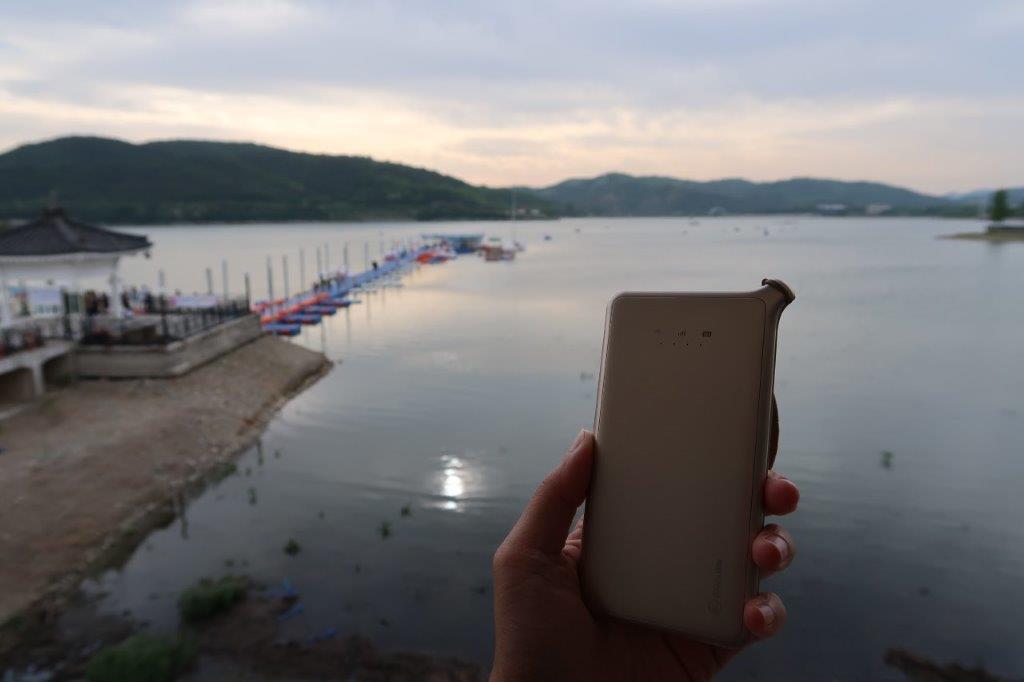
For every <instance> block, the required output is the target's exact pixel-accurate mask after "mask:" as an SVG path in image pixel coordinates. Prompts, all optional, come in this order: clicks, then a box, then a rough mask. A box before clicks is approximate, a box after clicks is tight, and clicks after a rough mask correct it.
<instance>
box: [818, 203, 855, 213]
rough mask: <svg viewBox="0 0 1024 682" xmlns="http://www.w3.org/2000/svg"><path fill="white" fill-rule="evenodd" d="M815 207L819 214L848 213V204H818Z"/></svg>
mask: <svg viewBox="0 0 1024 682" xmlns="http://www.w3.org/2000/svg"><path fill="white" fill-rule="evenodd" d="M815 209H816V210H817V211H818V214H819V215H846V212H847V210H848V209H847V207H846V204H818V205H817V206H816V207H815Z"/></svg>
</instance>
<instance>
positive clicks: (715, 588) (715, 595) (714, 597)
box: [708, 559, 722, 613]
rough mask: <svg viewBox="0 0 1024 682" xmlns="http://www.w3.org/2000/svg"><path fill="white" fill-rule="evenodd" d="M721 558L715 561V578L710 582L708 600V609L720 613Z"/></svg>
mask: <svg viewBox="0 0 1024 682" xmlns="http://www.w3.org/2000/svg"><path fill="white" fill-rule="evenodd" d="M721 597H722V560H721V559H717V560H716V561H715V579H714V582H713V583H712V584H711V601H709V602H708V611H710V612H711V613H720V612H721V610H722V598H721Z"/></svg>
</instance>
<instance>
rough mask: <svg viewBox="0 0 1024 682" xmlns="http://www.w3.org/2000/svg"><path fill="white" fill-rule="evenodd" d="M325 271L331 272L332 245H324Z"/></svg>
mask: <svg viewBox="0 0 1024 682" xmlns="http://www.w3.org/2000/svg"><path fill="white" fill-rule="evenodd" d="M324 270H325V271H326V272H330V271H331V245H330V244H324Z"/></svg>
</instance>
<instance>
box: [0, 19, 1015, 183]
mask: <svg viewBox="0 0 1024 682" xmlns="http://www.w3.org/2000/svg"><path fill="white" fill-rule="evenodd" d="M1022 64H1024V2H1021V1H1019V0H1006V1H996V0H993V1H985V0H969V1H968V0H956V1H946V0H885V1H884V2H879V1H875V0H619V1H616V2H612V1H608V0H546V1H544V2H537V1H534V0H505V1H504V2H500V3H497V2H489V1H484V0H441V1H431V0H418V1H412V0H410V1H400V0H392V1H390V2H385V1H380V2H374V1H369V0H367V1H356V0H349V1H345V0H336V1H334V2H327V1H323V2H318V1H315V0H314V1H309V2H304V1H300V0H247V1H244V2H243V1H242V0H196V1H194V2H154V1H153V0H137V1H134V2H133V1H128V2H110V1H100V0H67V1H64V2H60V1H50V0H32V1H31V2H14V1H5V2H2V3H0V149H3V150H6V149H9V148H11V147H14V146H17V145H18V144H21V143H23V142H26V141H36V140H41V139H47V138H52V137H56V136H60V135H67V134H96V135H106V136H113V137H119V138H123V139H127V140H131V141H146V140H152V139H168V138H203V139H225V140H227V139H230V140H251V141H256V142H262V143H267V144H272V145H277V146H282V147H287V148H290V149H296V150H304V151H315V152H328V153H345V154H366V155H370V156H373V157H375V158H378V159H387V160H393V161H401V162H404V163H411V164H415V165H420V166H427V167H430V168H435V169H438V170H441V171H443V172H446V173H451V174H453V175H457V176H459V177H462V178H464V179H466V180H469V181H471V182H477V183H486V184H492V185H498V184H502V185H504V184H511V183H517V184H529V185H540V184H547V183H550V182H555V181H558V180H561V179H564V178H566V177H580V176H591V175H597V174H600V173H603V172H606V171H611V170H617V171H624V172H629V173H637V174H660V175H673V176H678V177H686V178H693V179H712V178H720V177H735V176H742V177H747V178H751V179H754V180H771V179H780V178H787V177H792V176H796V175H813V176H820V177H832V178H840V179H849V180H854V179H870V180H880V181H885V182H891V183H896V184H901V185H906V186H909V187H912V188H915V189H919V190H924V191H930V192H947V191H955V190H964V189H973V188H976V187H989V186H996V185H1024V69H1022Z"/></svg>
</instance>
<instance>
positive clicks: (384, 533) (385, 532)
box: [378, 521, 391, 539]
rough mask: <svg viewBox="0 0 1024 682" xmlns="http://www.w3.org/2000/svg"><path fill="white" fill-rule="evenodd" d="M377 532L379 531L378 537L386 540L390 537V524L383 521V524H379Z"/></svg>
mask: <svg viewBox="0 0 1024 682" xmlns="http://www.w3.org/2000/svg"><path fill="white" fill-rule="evenodd" d="M378 530H379V532H380V536H381V537H382V538H385V539H386V538H389V537H391V523H390V522H388V521H384V522H383V523H381V524H380V528H379V529H378Z"/></svg>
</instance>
